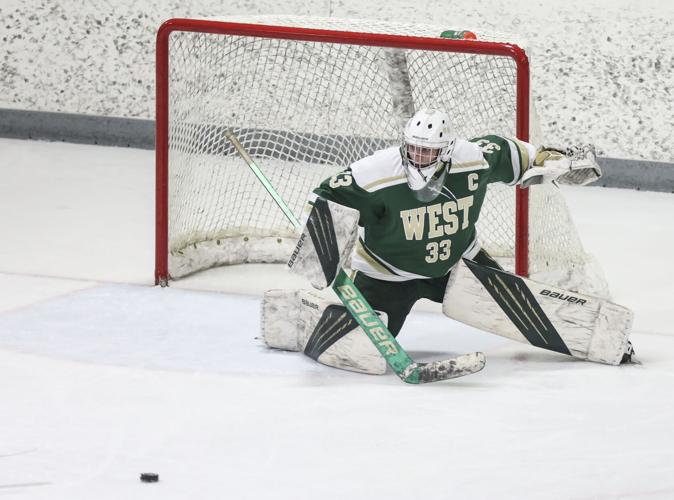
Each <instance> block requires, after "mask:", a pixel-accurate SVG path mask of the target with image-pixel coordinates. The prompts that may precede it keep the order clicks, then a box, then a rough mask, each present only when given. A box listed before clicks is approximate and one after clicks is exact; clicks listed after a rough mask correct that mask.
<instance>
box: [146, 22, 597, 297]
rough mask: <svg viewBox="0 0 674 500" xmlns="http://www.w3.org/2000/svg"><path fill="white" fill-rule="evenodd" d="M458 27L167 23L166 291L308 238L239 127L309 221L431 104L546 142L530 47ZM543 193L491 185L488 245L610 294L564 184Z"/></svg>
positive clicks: (163, 113)
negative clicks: (348, 176) (337, 184)
mask: <svg viewBox="0 0 674 500" xmlns="http://www.w3.org/2000/svg"><path fill="white" fill-rule="evenodd" d="M326 30H327V31H326ZM445 30H446V27H440V26H424V25H421V26H420V25H407V24H402V23H391V22H380V21H363V20H360V21H354V20H341V19H333V18H327V19H326V18H302V17H287V16H284V17H279V16H257V17H241V18H229V19H227V20H196V21H190V20H171V21H168V22H167V23H165V24H164V25H163V26H162V28H161V29H160V31H159V34H158V46H157V248H156V268H155V277H156V279H157V282H158V283H165V282H166V280H167V279H169V278H179V277H181V276H185V275H187V274H190V273H193V272H196V271H199V270H202V269H206V268H209V267H213V266H217V265H227V264H239V263H245V262H283V261H286V260H287V258H288V256H289V255H290V253H291V251H292V248H293V246H294V243H295V239H296V234H295V230H294V229H293V227H292V225H291V224H290V223H289V222H288V221H287V220H286V218H285V216H284V215H283V213H282V212H281V211H280V210H279V209H278V208H277V206H276V205H275V203H274V201H273V200H272V199H271V197H270V196H269V194H267V192H266V191H265V190H264V188H263V187H262V186H261V185H260V183H259V182H258V181H257V179H256V178H255V177H254V176H253V175H252V174H251V172H250V171H249V170H248V168H247V167H246V166H245V164H244V163H243V162H242V160H241V159H240V158H239V157H238V155H237V154H236V152H235V150H234V148H233V146H232V145H231V144H230V143H229V141H227V139H226V138H225V136H224V131H225V130H227V129H232V130H233V131H234V133H235V135H236V136H237V137H238V139H239V141H240V142H241V143H242V145H243V146H244V148H246V150H247V151H248V152H249V153H250V154H251V156H252V157H253V158H254V159H255V161H256V162H257V163H258V165H259V166H260V167H261V168H262V169H263V171H264V173H265V175H266V176H267V177H268V178H269V179H270V180H271V182H272V183H273V185H274V186H275V187H276V189H277V190H278V191H279V193H280V194H281V196H282V197H283V198H284V200H285V201H286V202H287V203H288V204H289V206H290V207H291V208H292V209H293V211H294V212H295V213H296V214H299V213H300V211H301V208H302V207H303V205H304V203H305V201H306V199H307V195H308V194H309V192H310V191H311V190H312V189H313V188H314V187H316V186H317V185H318V184H319V183H320V182H321V181H322V180H323V179H325V178H326V177H329V176H331V175H333V174H335V173H336V172H339V171H341V170H343V169H344V168H346V167H348V166H349V165H350V164H351V163H352V162H354V161H355V160H357V159H359V158H362V157H364V156H366V155H369V154H371V153H373V152H374V151H375V150H377V149H381V148H384V147H388V146H391V145H397V144H398V143H399V141H400V135H401V130H402V126H403V124H404V123H405V121H406V120H407V119H408V118H409V117H410V116H411V115H412V114H413V113H414V112H415V111H416V110H418V109H420V108H422V107H435V108H441V109H445V110H447V111H448V112H449V113H450V116H451V117H452V119H453V121H454V122H453V126H454V128H455V130H456V131H457V133H458V135H459V136H462V137H465V138H471V137H476V136H480V135H486V134H497V135H503V136H506V137H515V136H518V137H520V138H521V139H524V140H530V141H531V142H533V143H534V144H537V143H540V137H537V136H536V134H535V131H536V130H537V126H536V125H537V121H536V120H535V113H533V112H530V110H533V106H532V105H530V104H531V96H530V95H529V88H528V81H529V75H528V60H527V58H526V53H525V52H524V51H522V50H520V51H519V52H517V51H515V52H513V51H512V49H511V47H512V44H513V42H515V43H516V42H517V40H513V39H512V38H510V37H507V36H505V35H498V34H492V33H485V32H481V31H479V30H472V31H473V32H474V33H475V34H476V35H477V39H478V40H479V42H475V41H471V40H466V41H464V40H447V39H442V38H440V37H439V35H440V34H441V33H442V32H443V31H445ZM412 37H414V38H412ZM497 42H498V43H497ZM516 48H517V49H518V50H519V47H516ZM496 54H497V55H496ZM504 54H505V55H504ZM507 54H514V55H511V56H510V57H509V56H508V55H507ZM518 57H519V58H520V59H522V58H523V60H519V61H518ZM523 68H524V71H523ZM518 72H519V73H518ZM530 118H531V120H530ZM529 122H530V123H531V127H529ZM530 128H531V130H532V131H533V132H534V133H533V134H532V136H531V137H529V129H530ZM528 191H529V193H528V203H527V199H526V197H522V198H521V200H520V202H519V204H518V203H517V202H516V194H515V188H512V187H507V186H503V185H492V186H490V188H489V192H488V194H487V199H486V200H485V203H484V206H483V209H482V213H481V217H480V220H479V222H478V231H479V237H480V240H481V243H482V245H483V247H484V248H485V249H486V250H487V251H488V252H489V253H490V254H491V255H493V256H494V257H496V258H497V260H499V262H501V264H502V265H504V267H505V268H507V269H510V270H515V267H516V265H515V263H516V253H518V254H519V265H518V269H517V270H518V271H519V272H520V273H526V274H529V275H530V276H532V277H533V278H534V279H539V280H540V281H543V282H546V283H550V284H558V285H560V286H564V287H566V288H569V289H574V290H578V291H585V292H591V293H598V294H602V295H605V294H606V293H607V290H606V285H605V281H604V280H603V277H602V276H601V271H600V270H599V269H598V268H597V266H596V264H595V263H594V262H593V260H592V258H591V257H589V256H588V255H587V254H586V253H585V252H584V250H583V247H582V245H581V242H580V240H579V238H578V236H577V233H576V230H575V228H574V225H573V222H572V220H571V217H570V214H569V211H568V209H567V208H566V205H565V203H564V200H563V198H562V196H561V194H560V192H559V190H558V189H557V188H555V187H553V186H537V187H534V188H531V189H529V190H528ZM529 214H531V215H530V216H529ZM517 218H519V221H520V223H519V224H518V225H516V224H515V221H516V219H517ZM516 248H517V251H516ZM523 256H524V258H523Z"/></svg>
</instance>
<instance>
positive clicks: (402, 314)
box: [354, 250, 501, 337]
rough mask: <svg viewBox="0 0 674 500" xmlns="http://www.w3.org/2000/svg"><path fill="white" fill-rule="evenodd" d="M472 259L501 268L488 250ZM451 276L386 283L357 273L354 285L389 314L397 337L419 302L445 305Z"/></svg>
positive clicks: (393, 332)
mask: <svg viewBox="0 0 674 500" xmlns="http://www.w3.org/2000/svg"><path fill="white" fill-rule="evenodd" d="M473 260H474V261H475V262H477V263H478V264H481V265H484V266H489V267H495V268H496V269H501V266H499V265H498V263H497V262H496V261H495V260H494V259H493V258H492V257H491V256H490V255H489V254H488V253H487V252H486V251H485V250H480V251H479V252H478V253H477V255H476V256H475V257H474V258H473ZM450 274H451V271H450V272H449V273H447V274H446V275H444V276H441V277H439V278H429V279H416V280H409V281H384V280H378V279H375V278H371V277H370V276H367V275H365V274H363V273H361V272H357V273H356V277H355V278H354V283H355V285H356V286H357V287H358V290H360V293H362V294H363V296H364V297H365V299H366V300H367V301H368V302H369V303H370V305H371V306H372V307H373V308H374V309H377V310H379V311H384V312H385V313H386V314H387V315H388V329H389V331H390V332H391V333H392V334H393V336H394V337H395V336H397V335H398V333H400V329H401V328H402V327H403V324H404V323H405V319H406V318H407V315H408V314H409V313H410V311H411V310H412V306H413V305H414V304H415V303H416V301H417V300H419V299H422V298H423V299H429V300H432V301H433V302H439V303H442V300H443V298H444V296H445V288H447V280H449V275H450Z"/></svg>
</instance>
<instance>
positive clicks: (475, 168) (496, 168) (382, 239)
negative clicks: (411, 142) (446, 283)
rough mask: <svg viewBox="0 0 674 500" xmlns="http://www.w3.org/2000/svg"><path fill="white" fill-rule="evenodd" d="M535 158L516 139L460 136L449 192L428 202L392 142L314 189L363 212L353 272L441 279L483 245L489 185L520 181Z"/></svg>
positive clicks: (389, 278) (446, 184)
mask: <svg viewBox="0 0 674 500" xmlns="http://www.w3.org/2000/svg"><path fill="white" fill-rule="evenodd" d="M534 156H535V148H534V147H533V146H532V145H531V144H528V143H525V142H522V141H519V140H516V139H509V138H504V137H499V136H494V135H488V136H484V137H478V138H475V139H471V140H470V141H466V140H461V139H460V140H457V143H456V146H455V148H454V151H453V153H452V162H451V168H450V169H449V172H448V174H447V175H446V176H445V181H444V187H443V190H442V194H441V195H439V196H438V197H437V198H436V199H435V200H433V201H431V202H426V203H424V202H421V201H419V200H417V198H416V197H415V196H414V194H413V193H412V191H411V189H410V188H409V187H408V185H407V178H406V176H405V172H404V170H403V166H402V159H401V157H400V151H399V149H398V148H397V147H392V148H388V149H383V150H380V151H377V152H375V153H374V154H373V155H371V156H368V157H365V158H362V159H361V160H358V161H356V162H355V163H353V164H352V165H351V166H350V167H349V168H348V169H346V170H345V171H343V172H341V173H339V174H337V175H334V176H332V177H330V178H328V179H326V180H325V181H323V182H322V183H321V185H320V186H319V187H318V188H316V189H315V190H314V193H315V195H317V196H320V197H322V198H325V199H327V200H331V201H334V202H336V203H339V204H341V205H345V206H348V207H351V208H355V209H357V210H358V211H359V212H360V220H359V226H360V227H359V235H358V241H357V243H356V245H355V247H354V251H353V254H352V261H351V267H352V268H353V269H355V270H358V271H360V272H363V273H365V274H367V275H368V276H371V277H373V278H376V279H381V280H387V281H405V280H411V279H419V278H421V279H423V278H436V277H440V276H444V275H445V274H447V273H448V272H449V271H450V270H451V269H452V267H453V266H454V265H455V264H456V263H457V262H458V261H459V259H460V258H461V257H462V256H464V257H467V258H472V257H473V256H475V255H476V254H477V252H478V251H479V250H480V246H479V242H478V239H477V233H476V228H475V223H476V222H477V220H478V217H479V216H480V209H481V208H482V203H483V202H484V197H485V194H486V191H487V185H488V184H490V183H493V182H503V183H506V184H510V185H512V184H515V183H517V181H519V179H520V178H521V176H522V174H523V173H524V172H525V171H526V169H527V168H529V167H530V166H531V162H532V161H533V158H534Z"/></svg>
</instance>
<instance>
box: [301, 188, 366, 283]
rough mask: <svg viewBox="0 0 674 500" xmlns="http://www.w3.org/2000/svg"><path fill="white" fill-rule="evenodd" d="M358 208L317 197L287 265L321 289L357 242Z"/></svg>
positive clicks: (334, 275)
mask: <svg viewBox="0 0 674 500" xmlns="http://www.w3.org/2000/svg"><path fill="white" fill-rule="evenodd" d="M359 217H360V214H359V212H358V210H355V209H353V208H349V207H345V206H343V205H340V204H338V203H334V202H332V201H326V200H324V199H323V198H316V199H315V200H314V202H313V206H312V207H311V212H310V214H309V218H308V219H307V222H306V224H305V225H304V228H303V229H302V234H301V235H300V238H299V240H298V241H297V246H296V247H295V250H294V251H293V253H292V255H291V257H290V260H289V261H288V267H289V268H290V270H291V271H293V272H294V273H297V274H300V275H302V276H304V277H305V278H307V279H308V280H309V282H310V283H311V285H312V286H313V287H314V288H316V289H318V290H323V289H324V288H327V287H328V286H330V285H331V284H332V282H333V281H334V280H335V277H336V276H337V272H338V271H339V269H340V267H346V264H347V261H348V259H349V257H350V256H351V250H352V249H353V245H354V243H355V241H356V237H357V234H358V233H357V228H358V219H359Z"/></svg>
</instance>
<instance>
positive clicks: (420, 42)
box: [155, 19, 530, 284]
mask: <svg viewBox="0 0 674 500" xmlns="http://www.w3.org/2000/svg"><path fill="white" fill-rule="evenodd" d="M177 33H204V34H211V35H221V36H228V37H245V38H256V39H265V40H290V41H300V42H311V43H316V44H341V45H355V46H369V47H382V48H395V49H405V50H411V51H417V50H422V51H426V52H451V53H462V54H476V55H484V56H495V57H503V58H509V59H511V60H512V61H514V64H515V67H516V101H515V102H516V109H515V110H513V111H514V115H515V129H516V130H515V134H516V136H517V137H518V138H519V139H522V140H524V141H528V140H529V102H530V95H529V94H530V86H529V80H530V75H529V59H528V58H527V55H526V53H525V51H524V50H523V49H522V48H520V47H519V46H517V45H515V44H512V43H498V42H491V41H480V40H453V39H446V38H431V37H421V36H406V35H400V34H383V33H364V32H356V31H338V30H333V29H317V28H306V27H295V26H275V25H265V24H252V23H240V22H221V21H213V20H196V19H171V20H168V21H166V22H165V23H164V24H162V26H161V27H160V29H159V31H158V33H157V45H156V240H155V242H156V246H155V249H156V254H155V257H156V260H155V281H156V283H157V284H166V282H167V280H168V279H170V277H171V276H170V271H169V260H168V259H169V253H170V252H169V210H170V205H169V204H170V201H169V200H170V194H169V189H170V187H169V186H170V179H169V177H170V175H171V173H170V172H171V170H170V165H169V162H170V148H171V147H172V146H171V144H170V138H169V137H170V135H169V129H170V126H171V123H170V120H171V115H170V113H171V109H170V106H171V104H170V103H171V99H170V92H171V83H170V81H171V74H170V71H171V69H172V68H171V66H170V57H171V53H170V50H171V49H170V47H171V45H170V40H171V37H172V35H173V36H175V35H176V34H177ZM438 35H439V33H438ZM449 111H450V113H451V112H452V110H449ZM224 125H227V124H223V126H224ZM345 166H348V165H344V167H345ZM528 204H529V202H528V192H527V190H524V189H520V188H517V189H516V202H515V206H516V209H515V211H516V216H515V219H516V220H515V233H516V239H515V240H516V241H515V242H514V244H515V255H516V259H515V271H516V272H517V273H518V274H521V275H527V274H528V239H529V238H528V228H529V221H528V218H529V214H528Z"/></svg>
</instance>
